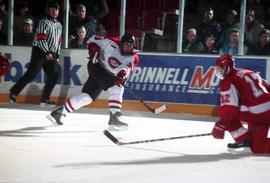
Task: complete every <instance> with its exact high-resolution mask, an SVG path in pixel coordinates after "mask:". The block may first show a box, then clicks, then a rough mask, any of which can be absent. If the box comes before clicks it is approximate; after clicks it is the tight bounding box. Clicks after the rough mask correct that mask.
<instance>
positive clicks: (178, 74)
mask: <svg viewBox="0 0 270 183" xmlns="http://www.w3.org/2000/svg"><path fill="white" fill-rule="evenodd" d="M140 56H141V62H140V64H139V66H138V67H136V68H135V69H134V71H133V73H132V75H131V77H130V78H129V80H128V86H129V88H130V89H132V90H134V92H136V93H137V94H138V95H139V96H140V97H141V98H142V99H143V100H147V101H158V102H161V101H162V102H170V103H188V104H206V105H218V104H219V96H218V94H219V82H220V79H218V78H217V77H216V76H215V68H214V65H215V60H216V57H199V56H153V55H140ZM235 62H236V67H242V68H250V69H252V70H254V71H256V72H258V73H259V74H260V75H261V76H262V77H263V78H265V74H266V59H250V58H236V61H235ZM126 98H127V99H132V96H129V95H128V94H127V96H126Z"/></svg>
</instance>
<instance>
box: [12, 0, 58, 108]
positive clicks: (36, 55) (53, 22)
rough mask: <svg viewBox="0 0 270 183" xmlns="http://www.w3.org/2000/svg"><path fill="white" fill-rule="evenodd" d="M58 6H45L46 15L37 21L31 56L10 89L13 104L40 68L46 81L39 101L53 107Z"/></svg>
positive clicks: (56, 73) (56, 4)
mask: <svg viewBox="0 0 270 183" xmlns="http://www.w3.org/2000/svg"><path fill="white" fill-rule="evenodd" d="M59 7H60V5H59V4H58V3H57V2H55V1H52V2H50V3H48V5H47V12H48V15H47V16H46V17H44V18H42V19H40V20H39V22H38V25H37V29H36V32H35V38H34V41H33V47H32V55H31V61H30V64H29V67H28V69H27V71H26V72H25V74H24V75H23V76H22V77H21V78H20V79H19V80H18V81H17V83H16V84H15V85H14V86H13V87H12V88H11V89H10V94H9V101H10V102H11V103H14V102H15V101H16V97H17V95H18V94H19V93H20V92H21V91H22V90H23V88H24V87H25V86H26V85H27V84H28V83H30V82H31V81H32V80H33V79H35V77H36V76H37V74H38V73H39V71H40V70H41V68H42V69H43V70H44V72H45V73H46V74H47V80H46V83H45V87H44V89H43V93H42V96H41V100H40V105H41V106H55V102H54V101H51V100H50V95H51V92H52V90H53V88H54V86H55V84H56V82H57V79H58V71H57V60H58V58H59V53H60V49H61V43H62V38H61V34H62V25H61V23H60V22H59V21H58V20H57V18H58V15H59Z"/></svg>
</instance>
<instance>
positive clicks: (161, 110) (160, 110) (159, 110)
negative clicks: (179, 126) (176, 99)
mask: <svg viewBox="0 0 270 183" xmlns="http://www.w3.org/2000/svg"><path fill="white" fill-rule="evenodd" d="M166 108H167V107H166V105H165V104H163V105H162V106H160V107H159V108H156V109H155V110H154V113H155V114H158V113H161V112H163V111H165V110H166Z"/></svg>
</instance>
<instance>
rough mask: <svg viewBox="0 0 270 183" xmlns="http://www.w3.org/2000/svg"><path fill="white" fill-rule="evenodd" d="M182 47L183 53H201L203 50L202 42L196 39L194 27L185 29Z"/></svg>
mask: <svg viewBox="0 0 270 183" xmlns="http://www.w3.org/2000/svg"><path fill="white" fill-rule="evenodd" d="M182 49H183V53H201V52H202V51H203V44H202V43H201V42H200V41H199V40H198V36H197V30H196V29H189V30H187V33H186V36H185V40H184V42H183V46H182Z"/></svg>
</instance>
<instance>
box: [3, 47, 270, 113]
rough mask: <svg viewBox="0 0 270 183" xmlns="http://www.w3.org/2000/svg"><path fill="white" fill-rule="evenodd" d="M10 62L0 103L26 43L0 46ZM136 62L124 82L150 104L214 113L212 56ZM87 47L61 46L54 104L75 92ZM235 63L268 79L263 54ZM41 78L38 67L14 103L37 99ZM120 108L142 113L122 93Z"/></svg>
mask: <svg viewBox="0 0 270 183" xmlns="http://www.w3.org/2000/svg"><path fill="white" fill-rule="evenodd" d="M0 48H1V51H2V52H3V53H4V54H5V55H6V56H7V57H9V58H10V59H11V60H12V68H11V70H10V72H8V73H7V74H6V75H5V76H4V77H2V78H1V84H0V85H1V87H0V102H7V94H8V93H9V89H10V87H11V86H12V85H13V84H14V83H15V82H16V81H17V80H18V79H19V78H20V77H21V76H22V75H23V73H24V72H25V71H26V69H27V67H28V64H29V60H30V56H31V48H30V47H15V46H13V47H12V46H0ZM139 55H140V63H139V65H138V66H137V67H136V68H135V69H134V71H133V73H132V75H131V76H130V78H129V80H128V83H127V85H128V86H129V88H130V89H131V90H132V91H133V92H134V93H135V94H136V95H138V96H139V97H141V98H142V99H143V100H145V101H148V102H149V104H150V105H151V106H153V107H155V106H159V105H160V104H163V103H166V104H167V107H168V108H167V111H166V112H170V113H191V114H200V115H216V114H217V113H216V108H217V106H218V105H219V87H218V86H219V82H220V80H219V79H218V78H217V77H216V76H215V73H214V62H215V59H216V58H217V56H209V55H192V56H191V55H177V54H150V53H139ZM87 56H88V53H87V50H70V49H63V50H62V52H61V57H60V61H59V65H58V67H59V76H60V77H59V81H58V83H57V85H56V87H55V88H54V90H53V93H52V97H53V98H54V99H55V100H56V101H57V103H58V104H59V105H60V104H62V103H63V102H64V101H65V100H66V97H70V96H72V95H76V94H78V93H80V91H81V88H82V85H83V84H84V82H85V81H86V79H87V77H88V73H87V68H86V65H87V62H88V60H87ZM236 66H237V67H244V68H251V69H253V70H255V71H256V72H258V73H259V74H260V75H261V76H262V77H263V78H266V79H268V80H269V79H270V76H269V72H267V71H269V58H266V57H237V58H236ZM45 80H46V76H45V75H44V73H43V71H42V72H40V73H39V75H38V76H37V77H36V79H35V80H34V81H33V82H32V83H31V84H29V85H27V86H26V88H25V89H24V90H23V91H22V92H21V94H20V96H19V98H18V102H21V103H24V102H25V103H38V101H39V96H40V95H41V92H42V87H43V86H44V81H45ZM106 99H107V93H106V92H103V93H102V94H101V95H100V96H99V98H98V100H97V101H96V102H94V103H93V104H91V106H92V107H97V108H100V107H101V108H103V107H105V108H106V107H107V100H106ZM124 100H125V102H124V104H123V107H124V109H127V110H139V111H145V110H146V109H145V108H144V106H143V105H141V104H140V103H139V102H138V101H136V100H134V98H133V96H130V95H128V94H127V93H125V94H124Z"/></svg>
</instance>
